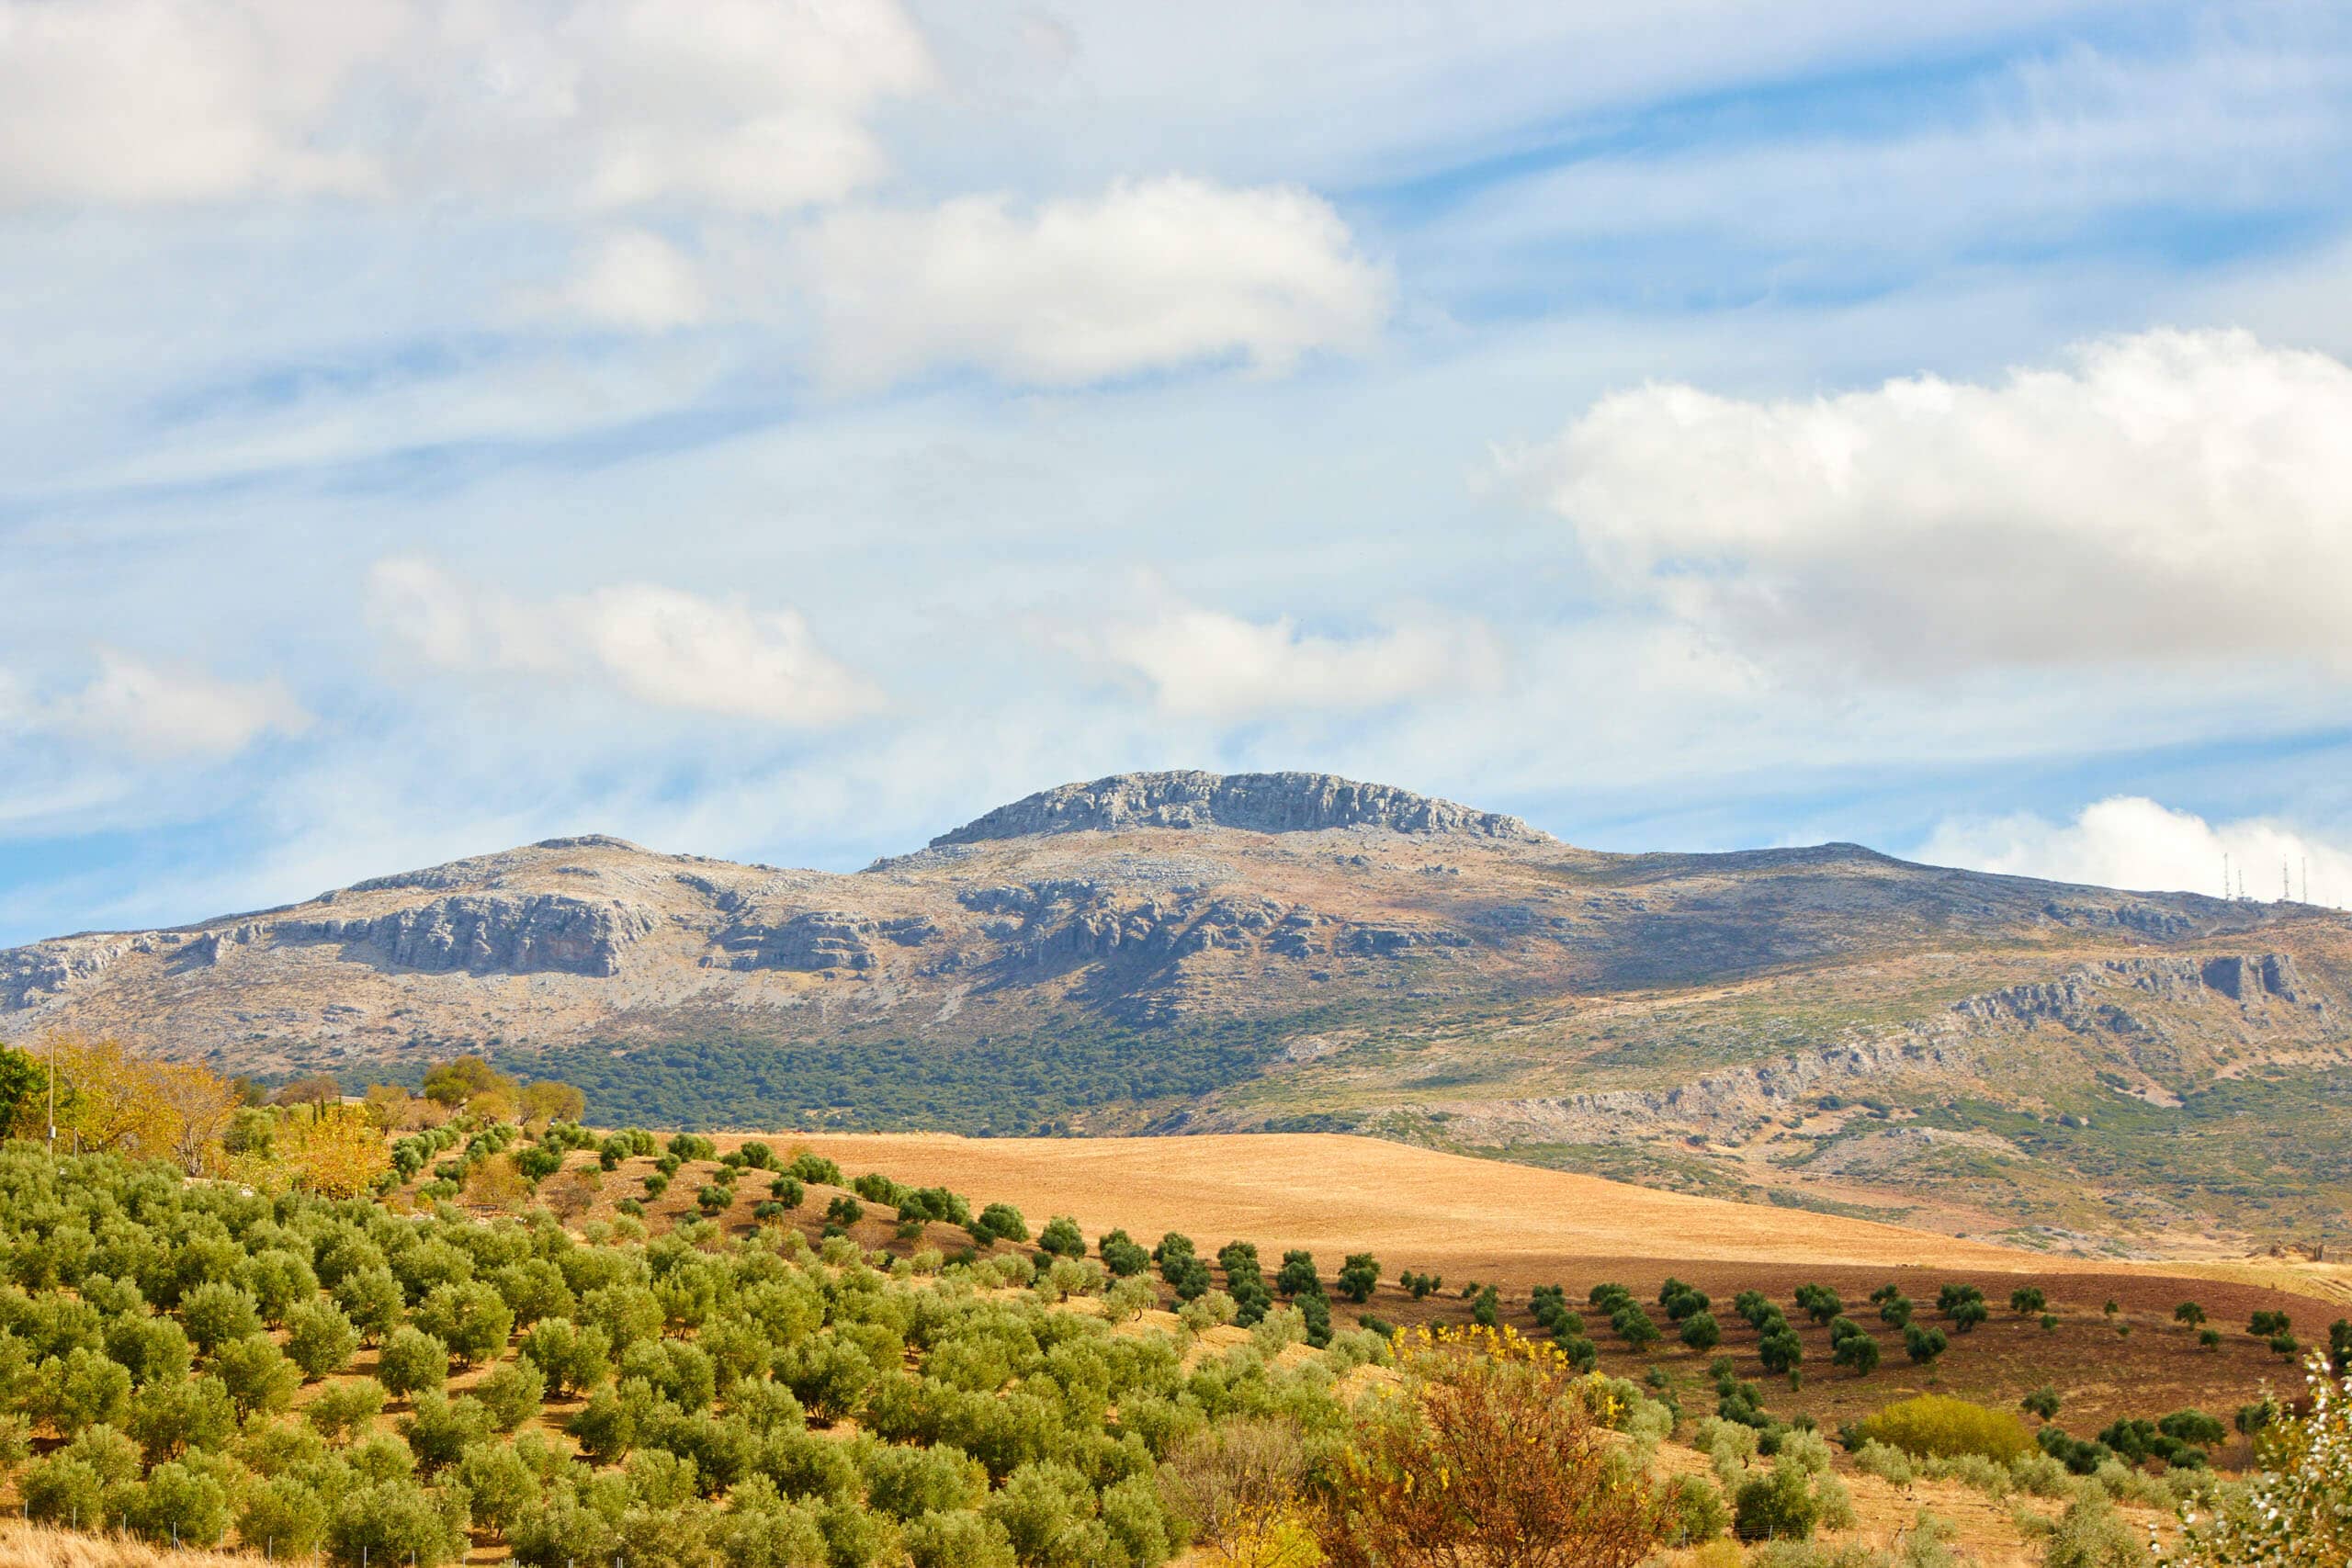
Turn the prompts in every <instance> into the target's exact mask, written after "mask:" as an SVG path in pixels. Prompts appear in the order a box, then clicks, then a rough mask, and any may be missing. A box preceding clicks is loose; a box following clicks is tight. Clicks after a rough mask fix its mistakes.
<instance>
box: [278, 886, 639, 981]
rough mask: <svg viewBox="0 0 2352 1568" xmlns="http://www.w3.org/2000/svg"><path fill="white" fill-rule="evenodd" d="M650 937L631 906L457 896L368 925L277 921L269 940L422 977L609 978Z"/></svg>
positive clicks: (541, 897) (544, 897)
mask: <svg viewBox="0 0 2352 1568" xmlns="http://www.w3.org/2000/svg"><path fill="white" fill-rule="evenodd" d="M652 929H653V917H652V915H651V913H650V911H648V910H645V909H642V908H638V907H637V906H635V905H629V904H613V903H592V902H588V901H586V900H582V899H578V898H567V897H560V896H559V895H556V894H551V893H539V894H531V895H526V896H520V897H508V896H503V895H499V894H459V895H456V896H454V897H447V898H435V899H434V900H433V901H432V902H430V903H428V904H424V905H420V906H418V907H417V908H411V909H399V910H395V911H393V912H392V913H390V914H386V915H378V916H375V917H373V918H368V917H355V918H353V919H323V920H289V921H284V922H281V923H280V924H278V925H277V927H276V928H275V931H274V934H275V935H276V936H277V938H278V940H280V941H288V942H341V943H342V944H343V945H344V946H345V948H346V949H351V948H359V949H363V950H367V951H368V952H370V953H373V954H374V955H375V956H376V957H377V958H378V960H379V962H381V963H384V964H390V966H392V967H395V968H401V969H417V970H424V971H425V972H428V973H434V972H440V971H446V970H460V969H461V970H464V971H466V972H468V973H469V974H476V975H481V974H492V973H504V974H511V975H528V974H533V973H542V972H553V973H557V974H565V975H595V976H608V975H617V974H619V973H620V967H621V953H622V951H623V950H624V949H625V948H627V947H628V944H629V943H631V942H635V941H636V940H637V939H638V938H639V937H642V936H644V935H645V934H646V933H647V932H649V931H651V930H652ZM350 955H351V954H349V953H346V956H350Z"/></svg>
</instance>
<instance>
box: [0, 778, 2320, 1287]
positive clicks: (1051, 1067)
mask: <svg viewBox="0 0 2352 1568" xmlns="http://www.w3.org/2000/svg"><path fill="white" fill-rule="evenodd" d="M2347 1020H2352V928H2347V924H2346V920H2345V919H2344V917H2342V916H2340V915H2337V914H2335V913H2334V912H2333V911H2327V910H2320V909H2312V908H2302V907H2299V906H2291V905H2254V904H2248V903H2244V902H2233V901H2223V900H2220V899H2213V898H2207V897H2195V896H2191V895H2185V894H2175V895H2164V894H2139V893H2120V892H2116V891H2113V890H2110V889H2106V888H2096V887H2081V886H2065V885H2061V884H2055V883H2047V882H2037V881H2032V880H2030V879H2026V878H2021V877H2007V876H1991V875H1984V874H1976V873H1972V872H1962V871H1952V870H1947V869H1943V868H1939V867H1934V866H1922V865H1913V864H1909V863H1905V862H1902V861H1898V860H1894V859H1891V858H1889V857H1887V856H1884V855H1881V854H1877V853H1874V852H1870V851H1867V850H1863V849H1860V848H1859V847H1856V846H1852V845H1823V846H1818V847H1815V848H1812V849H1784V850H1769V851H1752V852H1740V853H1732V854H1652V855H1616V854H1600V853H1595V852H1590V851H1587V850H1580V849H1577V848H1574V847H1572V846H1570V845H1567V844H1564V843H1561V842H1559V841H1558V840H1555V839H1552V838H1549V837H1547V836H1546V835H1544V834H1543V833H1540V832H1537V831H1535V830H1534V829H1531V828H1529V827H1528V826H1527V825H1526V824H1524V823H1522V822H1521V821H1520V820H1518V819H1517V818H1511V817H1506V816H1501V815H1498V814H1496V813H1491V812H1486V811H1479V810H1476V809H1474V808H1472V807H1466V806H1461V805H1457V804H1454V803H1453V802H1450V801H1443V800H1436V799H1432V798H1430V797H1428V796H1424V795H1414V794H1411V793H1409V792H1408V791H1405V790H1400V789H1395V788H1391V787H1389V786H1386V785H1382V784H1363V783H1357V782H1353V781H1350V780H1345V779H1340V778H1335V777H1332V776H1330V775H1328V774H1322V773H1241V774H1222V775H1221V774H1216V773H1127V774H1120V775H1115V776H1114V777H1110V778H1105V779H1098V780H1095V781H1093V782H1091V783H1088V784H1065V785H1062V786H1060V787H1058V788H1056V789H1050V790H1046V791H1043V792H1041V793H1039V794H1037V795H1031V796H1028V797H1027V798H1025V799H1023V800H1019V801H1015V802H1013V803H1012V804H1011V805H1008V806H1003V807H998V808H997V809H995V810H993V811H990V812H989V813H988V814H986V815H985V816H982V817H980V818H976V819H975V820H974V821H972V822H970V823H969V824H967V825H966V826H965V827H962V828H959V829H956V830H955V831H953V832H949V833H944V834H942V835H941V836H940V837H939V838H938V839H937V840H933V847H932V848H930V849H927V850H923V851H919V852H914V853H911V854H908V855H904V856H901V857H899V858H897V859H894V860H886V861H881V862H877V863H876V864H875V865H874V866H872V867H870V868H868V869H867V870H865V871H863V872H858V873H854V874H831V873H825V872H815V871H784V870H778V869H776V868H775V867H772V866H758V865H742V864H737V863H730V862H727V861H718V860H708V859H704V858H702V857H699V856H694V855H674V854H663V853H659V852H653V851H650V850H646V849H642V848H640V847H639V846H637V845H635V844H632V843H629V842H628V841H626V840H620V839H614V838H606V837H602V836H594V835H591V836H587V837H580V838H567V839H551V840H545V841H543V842H541V843H537V844H532V845H527V846H525V847H522V848H519V849H514V850H507V851H503V852H496V853H491V854H484V855H478V856H474V857H470V858H469V859H465V860H459V861H454V862H451V863H447V864H444V865H439V866H434V867H430V868H427V869H424V870H421V871H413V872H406V873H398V874H390V875H385V876H379V877H374V878H370V879H368V880H367V881H365V882H360V883H357V884H355V885H354V886H350V887H347V888H343V889H339V890H337V891H335V892H332V893H327V894H322V895H321V896H320V897H317V898H314V899H311V900H310V901H308V902H306V903H302V904H298V905H293V906H290V907H288V908H281V909H273V910H266V911H262V912H258V913H253V914H246V915H238V916H232V917H226V918H223V919H213V920H207V921H202V922H199V923H198V924H196V925H193V926H187V927H182V928H178V929H174V930H167V931H118V932H105V933H90V934H84V935H80V936H74V937H65V938H60V939H57V940H54V941H50V942H35V943H33V944H31V945H29V946H26V947H20V948H16V949H11V950H7V951H5V952H0V1035H6V1036H8V1037H12V1038H18V1039H22V1038H27V1037H29V1036H33V1035H37V1034H38V1033H40V1032H41V1031H43V1030H46V1029H50V1028H69V1029H85V1030H93V1031H101V1032H114V1033H119V1034H121V1035H123V1036H125V1037H127V1038H130V1039H131V1040H133V1041H135V1042H136V1043H140V1044H141V1045H143V1046H144V1047H145V1048H146V1049H148V1050H151V1051H153V1052H154V1053H156V1054H159V1055H167V1056H175V1057H181V1058H200V1059H202V1060H205V1061H207V1062H209V1063H211V1064H212V1065H214V1066H218V1067H220V1068H222V1069H226V1070H232V1071H242V1072H250V1073H255V1074H259V1075H262V1076H264V1077H279V1076H287V1075H291V1074H294V1073H297V1072H308V1071H318V1070H325V1071H329V1072H332V1073H334V1074H335V1075H336V1076H338V1077H341V1078H342V1079H343V1080H344V1081H345V1085H346V1087H347V1088H351V1089H357V1088H359V1087H361V1086H363V1085H364V1084H366V1083H368V1082H369V1081H371V1080H375V1079H379V1078H396V1079H406V1080H409V1081H412V1082H413V1081H414V1079H415V1078H416V1077H417V1075H418V1073H419V1072H420V1071H421V1070H422V1067H423V1065H424V1063H425V1062H427V1061H429V1060H432V1059H435V1058H436V1057H445V1056H447V1055H452V1054H455V1053H457V1052H458V1051H484V1052H487V1053H489V1054H491V1055H492V1056H493V1057H496V1058H497V1059H499V1060H500V1061H502V1062H503V1063H504V1064H505V1065H506V1066H509V1067H511V1068H512V1069H513V1070H515V1071H518V1072H525V1073H539V1074H545V1075H548V1076H554V1077H564V1078H568V1079H570V1080H571V1081H573V1082H576V1083H579V1084H581V1085H582V1087H583V1088H585V1089H588V1091H589V1094H590V1097H591V1098H590V1104H591V1111H592V1114H594V1115H595V1116H597V1117H598V1118H600V1119H602V1120H605V1121H610V1122H621V1121H635V1122H641V1123H644V1124H647V1125H654V1126H675V1125H680V1124H687V1125H695V1124H699V1125H727V1126H746V1127H749V1126H759V1127H766V1128H786V1127H791V1126H820V1125H822V1126H844V1125H847V1126H875V1127H936V1128H946V1129H953V1130H960V1131H967V1132H999V1133H1005V1132H1023V1133H1025V1132H1033V1131H1035V1130H1038V1129H1039V1128H1046V1129H1050V1130H1055V1131H1079V1132H1084V1131H1135V1130H1156V1131H1162V1132H1181V1131H1199V1130H1250V1129H1260V1128H1279V1129H1323V1128H1331V1129H1340V1128H1345V1129H1351V1130H1356V1131H1362V1132H1369V1133H1375V1134H1382V1135H1385V1136H1390V1137H1396V1138H1404V1139H1409V1140H1412V1141H1415V1142H1420V1143H1427V1144H1431V1145H1440V1146H1444V1147H1450V1148H1456V1149H1462V1150H1467V1151H1471V1152H1477V1153H1488V1154H1495V1153H1501V1154H1509V1155H1511V1156H1514V1157H1519V1158H1523V1159H1527V1158H1532V1159H1540V1160H1543V1161H1545V1162H1547V1163H1552V1164H1556V1165H1562V1166H1568V1167H1573V1168H1584V1169H1591V1170H1597V1171H1600V1172H1602V1173H1604V1174H1610V1175H1616V1176H1621V1177H1629V1178H1632V1179H1639V1180H1645V1181H1650V1182H1654V1183H1657V1184H1661V1185H1668V1186H1678V1187H1682V1188H1686V1189H1690V1190H1704V1191H1713V1192H1724V1193H1732V1194H1745V1195H1747V1196H1751V1197H1764V1196H1770V1197H1773V1198H1775V1200H1776V1201H1788V1202H1798V1203H1811V1204H1821V1203H1829V1204H1833V1205H1838V1206H1857V1205H1859V1206H1861V1207H1864V1208H1868V1209H1870V1210H1871V1211H1873V1212H1879V1213H1888V1214H1900V1215H1902V1216H1905V1217H1907V1218H1909V1219H1911V1220H1912V1221H1914V1222H1915V1223H1925V1224H1944V1225H1947V1226H1949V1227H1950V1228H1952V1229H1955V1230H1968V1231H1971V1232H1980V1233H1981V1232H1985V1231H2006V1232H2009V1233H2012V1234H2015V1235H2020V1236H2022V1237H2024V1238H2025V1239H2029V1240H2031V1239H2037V1238H2040V1239H2044V1240H2046V1241H2049V1242H2050V1243H2051V1244H2053V1245H2068V1244H2069V1241H2068V1238H2070V1237H2073V1236H2075V1235H2077V1234H2080V1235H2091V1234H2094V1233H2112V1232H2113V1231H2115V1230H2116V1229H2117V1228H2118V1227H2119V1226H2120V1227H2121V1228H2122V1229H2124V1230H2125V1231H2127V1232H2129V1231H2131V1230H2132V1229H2133V1228H2134V1227H2139V1228H2143V1229H2145V1230H2146V1231H2147V1232H2148V1233H2149V1234H2151V1235H2158V1234H2165V1233H2168V1232H2170V1231H2172V1230H2175V1229H2177V1228H2178V1227H2180V1226H2182V1225H2184V1224H2188V1225H2192V1226H2194V1227H2197V1228H2199V1229H2204V1228H2210V1229H2212V1230H2214V1231H2215V1233H2216V1234H2224V1233H2226V1232H2228V1231H2230V1230H2231V1229H2232V1227H2246V1228H2247V1231H2248V1234H2255V1235H2259V1234H2263V1233H2264V1230H2265V1227H2267V1229H2268V1230H2269V1231H2272V1232H2275V1231H2276V1230H2277V1228H2278V1226H2280V1225H2282V1224H2289V1223H2292V1224H2302V1223H2304V1222H2305V1221H2308V1222H2309V1224H2312V1225H2313V1226H2317V1227H2321V1229H2322V1230H2323V1231H2324V1228H2325V1227H2326V1226H2329V1225H2334V1226H2337V1227H2341V1226H2342V1225H2343V1224H2344V1222H2343V1219H2342V1212H2341V1208H2340V1205H2339V1204H2337V1203H2336V1202H2335V1198H2334V1193H2335V1189H2334V1188H2332V1187H2329V1186H2327V1185H2326V1184H2325V1183H2324V1181H2322V1180H2321V1179H2319V1178H2318V1177H2317V1176H2315V1175H2314V1174H2313V1173H2314V1172H2315V1171H2322V1172H2324V1171H2325V1170H2327V1169H2330V1168H2335V1164H2343V1163H2352V1131H2347V1129H2352V1115H2346V1111H2347V1110H2352V1105H2347V1104H2346V1103H2345V1101H2346V1099H2347V1089H2346V1087H2345V1086H2346V1083H2347V1081H2348V1080H2347V1075H2346V1073H2345V1071H2344V1069H2345V1068H2346V1066H2352V1049H2347V1044H2346V1042H2347V1039H2352V1026H2347ZM2183 1138H2190V1139H2194V1140H2196V1141H2197V1143H2198V1146H2199V1148H2200V1149H2202V1150H2203V1151H2205V1153H2204V1158H2203V1162H2202V1163H2203V1164H2205V1165H2206V1166H2208V1167H2210V1170H2211V1172H2215V1173H2221V1174H2216V1175H2212V1176H2211V1179H2208V1178H2207V1176H2205V1175H2199V1176H2198V1177H2197V1178H2196V1179H2193V1180H2192V1179H2188V1178H2184V1177H2182V1176H2180V1175H2179V1173H2178V1172H2179V1162H2178V1161H2177V1160H2167V1159H2165V1158H2160V1157H2157V1156H2160V1155H2162V1154H2163V1153H2164V1152H2165V1150H2167V1149H2172V1150H2175V1151H2177V1147H2178V1146H2179V1141H2180V1140H2181V1139H2183ZM2331 1162H2335V1164H2332V1163H2331ZM2331 1216H2332V1217H2331ZM2036 1227H2040V1228H2036Z"/></svg>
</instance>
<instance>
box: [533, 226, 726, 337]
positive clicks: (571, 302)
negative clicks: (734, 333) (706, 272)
mask: <svg viewBox="0 0 2352 1568" xmlns="http://www.w3.org/2000/svg"><path fill="white" fill-rule="evenodd" d="M556 302H557V303H559V304H560V305H561V306H562V307H564V308H565V309H566V310H571V311H572V312H574V313H576V314H579V315H582V316H584V317H586V318H587V319H589V320H590V321H600V322H603V323H605V324H606V325H609V326H616V327H628V328H632V329H634V330H636V331H639V332H666V331H668V330H669V329H670V328H673V327H684V326H692V325H694V324H695V322H697V321H701V320H702V319H703V317H704V315H705V314H706V313H707V310H708V309H709V301H708V299H707V297H706V292H705V290H704V288H703V283H702V279H701V277H700V276H698V275H697V273H696V272H695V264H694V263H693V262H692V261H690V260H688V259H687V257H686V256H685V255H684V254H682V253H681V252H680V251H679V250H678V248H677V247H676V246H674V245H673V244H671V243H670V242H668V241H667V240H664V239H663V238H662V236H660V235H659V234H652V233H648V232H647V231H644V230H642V229H624V230H621V231H618V232H616V233H612V234H607V235H605V237H604V238H603V239H602V240H601V241H599V242H598V243H597V244H596V246H595V249H594V252H593V253H592V254H590V255H589V256H588V257H587V260H586V263H585V265H582V267H581V269H580V271H579V272H578V273H577V274H576V275H575V276H573V277H572V279H571V282H570V283H568V284H566V285H565V286H564V288H563V289H562V291H561V293H560V295H559V296H558V299H557V300H556Z"/></svg>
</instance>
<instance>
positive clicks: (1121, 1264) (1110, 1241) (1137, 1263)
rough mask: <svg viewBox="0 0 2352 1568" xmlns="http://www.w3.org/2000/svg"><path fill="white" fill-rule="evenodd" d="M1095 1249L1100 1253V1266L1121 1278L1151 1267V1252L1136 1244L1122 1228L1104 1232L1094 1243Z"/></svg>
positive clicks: (1123, 1278)
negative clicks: (1101, 1264) (1101, 1261)
mask: <svg viewBox="0 0 2352 1568" xmlns="http://www.w3.org/2000/svg"><path fill="white" fill-rule="evenodd" d="M1095 1250H1096V1251H1097V1252H1099V1253H1100V1254H1101V1255H1102V1258H1103V1267H1104V1268H1105V1269H1109V1270H1111V1272H1112V1273H1114V1274H1115V1275H1117V1276H1118V1277H1119V1278H1120V1279H1122V1280H1125V1279H1128V1278H1130V1277H1132V1276H1134V1275H1136V1274H1140V1273H1142V1272H1143V1271H1144V1270H1145V1269H1148V1268H1150V1267H1151V1254H1150V1253H1148V1252H1146V1251H1145V1250H1144V1249H1143V1248H1142V1247H1140V1246H1138V1245H1136V1241H1135V1238H1134V1237H1132V1236H1130V1235H1127V1233H1126V1232H1125V1231H1123V1230H1114V1231H1112V1232H1109V1233H1108V1234H1106V1235H1104V1236H1103V1239H1102V1240H1100V1241H1098V1242H1096V1243H1095Z"/></svg>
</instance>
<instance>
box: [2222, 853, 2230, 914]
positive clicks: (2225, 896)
mask: <svg viewBox="0 0 2352 1568" xmlns="http://www.w3.org/2000/svg"><path fill="white" fill-rule="evenodd" d="M2229 897H2230V852H2229V851H2227V850H2223V851H2222V902H2223V903H2227V902H2229Z"/></svg>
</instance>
